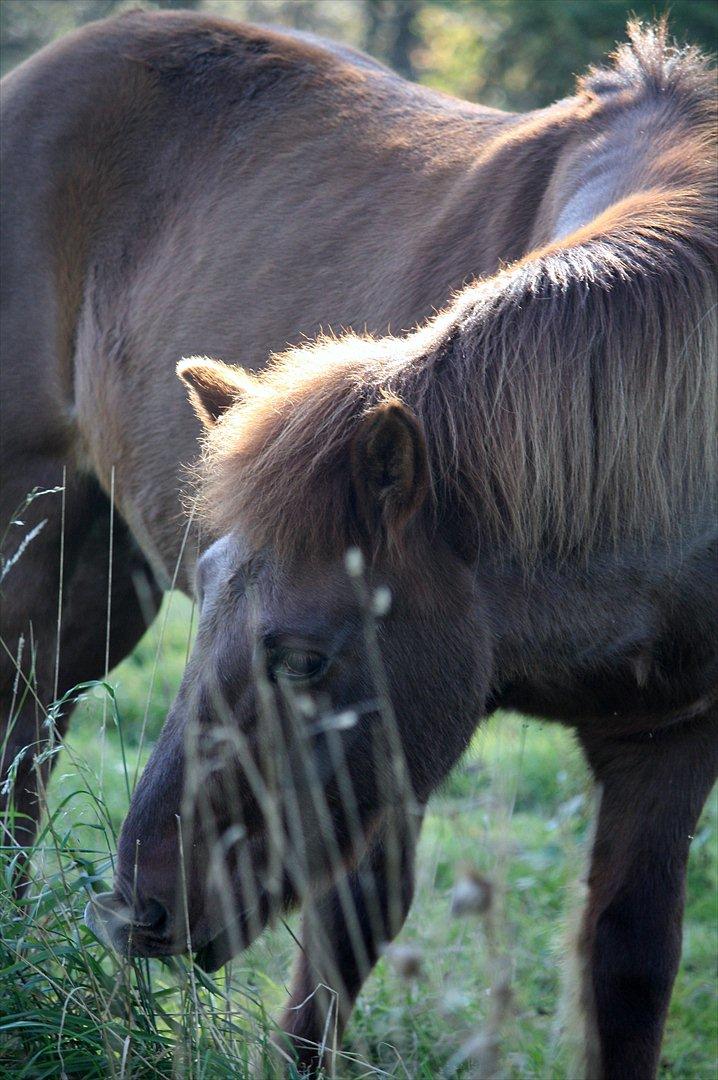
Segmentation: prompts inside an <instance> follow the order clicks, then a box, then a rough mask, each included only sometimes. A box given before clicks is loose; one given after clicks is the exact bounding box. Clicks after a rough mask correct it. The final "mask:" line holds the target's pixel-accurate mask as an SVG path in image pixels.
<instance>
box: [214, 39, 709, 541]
mask: <svg viewBox="0 0 718 1080" xmlns="http://www.w3.org/2000/svg"><path fill="white" fill-rule="evenodd" d="M571 112H572V114H573V117H576V116H580V115H582V114H584V115H586V114H588V113H589V112H590V120H589V121H587V122H586V132H585V138H584V140H583V141H582V142H581V145H580V146H579V147H578V149H576V148H573V149H572V150H571V152H570V154H569V155H567V156H568V158H569V159H570V160H568V161H566V160H562V159H559V162H558V164H557V167H556V173H557V176H558V179H556V178H555V179H554V180H553V181H552V183H551V184H549V186H548V189H547V193H546V197H545V208H544V217H543V220H541V215H539V218H538V219H537V222H536V224H535V226H534V231H535V234H536V235H538V236H539V237H540V235H541V233H542V232H543V234H544V236H545V241H544V242H543V243H540V244H539V245H537V247H535V248H534V249H533V250H532V251H530V252H529V253H528V254H526V255H525V256H524V257H523V258H521V259H519V260H517V261H516V262H514V263H513V264H512V265H510V266H508V267H506V268H504V269H502V270H500V271H499V272H498V273H496V274H494V275H493V276H490V277H488V278H486V279H484V280H481V281H478V282H477V283H475V284H472V285H470V286H468V287H466V288H465V289H463V290H461V291H460V292H459V293H458V294H456V295H455V297H454V299H453V301H452V303H451V304H450V306H449V307H448V308H447V309H446V310H445V311H444V312H442V313H441V314H439V315H438V316H436V317H435V318H434V319H432V320H430V321H429V322H428V323H427V324H425V325H423V326H422V327H420V328H419V329H418V330H416V331H415V332H413V333H411V334H409V335H407V336H403V337H398V338H396V337H394V338H381V339H375V338H372V337H357V336H344V337H340V338H338V339H334V338H328V337H325V338H324V339H323V340H321V341H320V342H318V343H316V344H312V345H309V346H307V347H305V348H303V349H301V350H296V349H295V350H291V351H290V352H288V353H286V354H285V355H282V356H279V357H277V358H276V359H275V361H274V362H273V364H272V365H271V366H270V368H269V369H268V370H267V371H266V372H265V373H264V374H262V375H261V376H260V377H258V378H256V379H254V380H250V381H249V382H248V383H247V386H246V388H245V390H244V392H243V394H242V395H241V396H242V403H241V406H240V407H238V408H235V409H233V410H231V412H230V413H229V414H228V415H227V417H226V418H225V419H224V420H223V421H222V423H221V424H219V425H218V426H217V427H216V428H214V429H213V431H212V433H211V434H210V436H209V439H208V444H207V453H206V456H205V461H204V466H203V469H202V474H201V476H202V480H203V498H204V506H205V509H206V510H207V512H208V515H209V517H210V519H211V520H212V522H213V524H214V526H215V528H216V529H217V531H218V532H219V533H222V532H226V531H229V530H230V529H232V528H235V527H236V526H237V525H238V524H240V525H241V528H242V529H243V530H244V531H245V532H246V533H247V534H248V536H249V537H250V538H251V540H252V542H253V544H254V545H256V546H257V547H262V546H264V545H265V544H268V543H270V542H271V544H272V545H273V546H274V548H275V550H279V551H283V552H286V553H291V551H292V549H294V548H296V547H297V545H302V546H303V548H304V551H305V552H312V551H314V552H327V551H330V552H334V553H337V552H340V551H341V550H344V549H345V548H346V547H347V546H348V545H349V544H351V543H357V542H359V541H360V539H361V537H360V526H359V522H358V521H357V518H356V514H355V510H354V507H353V505H352V500H351V484H350V482H349V477H348V470H349V467H350V465H349V457H350V454H349V446H350V444H351V440H352V438H353V435H354V433H355V431H356V428H357V425H358V423H359V421H360V419H361V417H362V415H363V414H364V412H365V411H366V409H367V408H368V407H370V406H371V405H372V404H374V403H375V402H377V401H378V400H380V399H381V397H382V396H384V395H393V396H397V397H399V398H400V399H402V400H403V401H404V402H405V403H406V404H407V405H408V406H409V407H410V408H411V409H412V410H413V411H414V412H415V414H416V415H417V417H418V418H419V420H420V422H421V424H422V426H423V428H424V431H425V434H426V440H427V446H428V450H429V455H430V462H431V474H432V481H433V496H434V498H433V509H434V511H437V510H438V513H435V514H434V516H435V518H436V519H438V520H439V521H440V522H444V523H449V527H450V529H451V530H453V531H454V533H455V534H456V531H457V526H458V525H459V523H460V539H461V542H462V543H464V544H465V545H468V547H469V549H473V548H474V547H475V545H476V543H480V544H482V545H483V544H486V545H487V546H490V548H491V549H492V550H493V551H494V552H495V551H497V550H498V551H501V552H503V553H504V554H509V555H510V556H512V557H515V558H518V559H519V560H521V561H524V562H526V561H531V560H532V559H534V558H536V557H537V556H539V555H541V554H563V555H565V554H568V553H576V552H584V553H585V552H586V551H588V550H590V549H592V548H593V547H596V546H605V545H609V546H613V545H616V544H620V543H625V542H629V543H635V544H638V545H641V544H644V543H646V542H656V541H661V540H670V541H677V542H679V543H680V541H681V540H682V539H684V538H688V537H690V536H691V535H694V534H695V531H696V530H698V531H700V530H701V528H702V526H704V525H705V524H706V523H707V522H708V521H709V515H711V514H712V513H713V512H714V510H715V498H716V439H715V432H716V404H717V394H716V362H715V348H716V312H715V279H714V260H715V247H716V223H715V220H714V211H713V206H714V192H715V183H716V177H715V163H714V161H713V158H712V150H711V140H712V139H713V138H714V134H715V127H714V86H713V78H712V75H711V74H710V72H709V71H708V70H707V69H706V67H705V65H704V62H703V61H702V60H701V58H700V57H699V56H698V55H697V54H695V53H694V52H693V51H691V50H688V51H685V52H682V53H681V52H678V51H676V50H674V49H672V48H670V47H669V46H668V45H667V44H666V41H665V33H664V31H662V30H659V31H657V32H653V31H649V32H642V31H640V30H639V29H637V28H634V29H633V31H632V38H631V44H630V45H627V46H624V47H623V48H621V49H619V51H618V52H617V54H616V56H615V59H614V66H613V68H612V69H610V70H606V71H596V72H594V73H593V74H592V75H591V76H589V77H588V78H587V79H586V80H584V81H583V82H582V83H581V84H580V86H579V93H578V95H577V97H576V98H575V99H574V100H573V102H572V105H571ZM505 138H506V136H505V135H504V134H500V135H498V136H497V141H499V142H501V141H502V140H505ZM629 147H630V149H629ZM489 150H490V146H489V148H488V149H487V150H486V151H485V153H486V154H487V155H488V154H489ZM597 181H598V183H597ZM584 185H585V186H588V187H589V189H590V192H591V194H590V195H589V197H588V206H587V205H586V200H583V201H582V186H584ZM557 187H562V188H563V193H562V198H561V199H559V198H558V191H557ZM572 199H573V203H572ZM567 205H568V206H569V207H572V206H573V207H574V209H573V210H569V211H568V212H567V211H566V207H567ZM552 206H556V207H557V208H560V209H557V211H556V213H555V214H553V215H552V213H551V207H552ZM587 213H590V220H588V221H586V222H585V223H582V221H581V217H582V215H583V216H585V215H586V214H587ZM571 217H573V218H574V221H573V224H574V225H576V227H575V228H573V229H572V231H571V232H570V233H569V235H561V236H554V235H552V233H553V232H554V231H555V230H556V229H557V228H558V230H559V231H560V230H561V227H562V225H561V222H562V220H563V221H564V222H565V221H566V220H567V219H570V218H571Z"/></svg>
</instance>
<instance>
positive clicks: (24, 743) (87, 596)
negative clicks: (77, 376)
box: [0, 466, 158, 847]
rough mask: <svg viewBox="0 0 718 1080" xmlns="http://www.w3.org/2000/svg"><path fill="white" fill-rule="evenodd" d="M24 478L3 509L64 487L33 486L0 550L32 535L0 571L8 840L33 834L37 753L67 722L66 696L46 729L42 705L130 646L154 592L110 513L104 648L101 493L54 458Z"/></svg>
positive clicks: (106, 517) (43, 776)
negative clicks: (0, 579)
mask: <svg viewBox="0 0 718 1080" xmlns="http://www.w3.org/2000/svg"><path fill="white" fill-rule="evenodd" d="M26 475H27V474H26ZM30 479H31V480H32V481H34V482H33V483H30V482H29V481H27V480H26V481H25V486H24V487H23V486H22V484H20V483H15V484H14V485H12V486H13V487H14V488H15V491H14V492H13V493H12V496H11V494H10V493H9V492H5V493H4V494H5V495H6V496H7V504H6V507H5V515H6V517H8V518H9V517H10V515H11V514H12V513H13V511H14V510H15V505H20V502H21V499H22V496H23V495H24V494H25V493H26V491H27V489H28V488H32V487H41V488H44V489H51V488H54V487H60V486H62V485H63V480H64V487H65V490H64V492H63V491H57V492H54V493H53V494H45V495H42V496H40V497H39V498H37V499H36V500H34V501H33V502H32V503H30V505H28V506H27V507H26V509H25V511H24V512H23V514H22V526H20V527H18V526H12V527H11V528H10V531H9V532H8V534H7V537H6V547H7V549H8V550H7V551H5V552H4V553H3V554H4V556H5V559H6V562H5V566H6V567H7V566H8V561H7V560H8V559H12V557H13V555H14V553H16V552H17V551H18V549H19V547H20V546H21V545H22V543H23V538H24V537H28V536H30V537H31V540H30V542H29V543H27V545H26V546H25V548H24V549H23V550H22V551H21V553H20V555H19V557H18V558H17V561H16V562H14V563H13V564H12V565H10V566H9V568H8V569H7V573H6V575H5V580H4V581H3V605H2V609H3V612H2V613H3V617H2V641H1V642H0V651H1V654H2V655H1V656H0V708H1V709H2V712H1V714H0V784H2V785H3V794H2V796H1V797H0V828H2V836H0V846H1V845H4V846H10V847H12V846H13V845H19V846H20V847H24V846H27V845H29V844H31V843H32V841H33V838H34V835H35V831H36V827H37V821H38V818H39V814H40V809H41V803H42V794H43V789H44V786H45V784H46V782H47V779H48V778H49V772H50V768H51V765H52V762H53V761H54V756H52V755H51V756H49V757H47V756H45V760H44V761H41V763H40V764H38V760H37V759H38V758H39V757H42V755H43V751H44V750H47V749H48V745H49V744H50V742H51V741H52V740H53V739H54V738H55V737H56V736H60V737H61V736H62V735H64V733H65V730H66V727H67V719H68V714H69V712H70V710H71V704H72V703H71V700H70V701H69V702H68V703H67V705H66V706H65V707H64V708H63V709H62V711H61V713H60V714H59V715H58V716H57V717H56V718H55V724H54V730H51V729H50V727H49V726H48V716H47V710H48V707H49V705H50V704H51V702H52V701H53V700H54V699H59V698H61V697H63V696H64V695H66V694H69V693H70V692H71V690H72V689H73V687H74V686H76V685H77V684H78V683H81V682H86V681H87V680H90V679H96V678H101V677H102V676H103V675H104V672H105V664H106V659H109V666H110V667H112V666H113V665H114V664H116V663H118V662H119V661H120V660H121V659H122V658H123V657H124V656H125V655H126V654H127V653H128V652H129V651H130V650H131V649H132V648H133V647H134V645H135V643H136V642H137V641H138V640H139V638H140V636H141V635H142V633H143V631H144V629H145V628H146V625H147V619H148V617H149V616H150V614H151V609H152V606H153V604H155V603H156V600H157V595H158V594H157V590H156V587H155V586H154V584H153V583H152V581H151V579H150V578H148V577H147V576H146V575H145V576H144V577H143V575H142V560H141V558H140V557H138V556H137V555H135V553H134V546H133V543H132V540H131V537H130V536H129V533H128V531H127V529H126V527H125V526H124V524H123V523H122V521H121V520H120V519H119V517H118V516H117V515H114V525H113V560H112V563H113V565H112V591H111V605H110V626H109V655H108V656H106V641H107V633H106V631H107V602H108V580H109V551H110V507H109V503H108V501H107V499H106V498H105V496H104V495H102V493H101V492H100V490H99V488H98V487H97V485H96V484H95V483H94V481H91V480H90V479H89V478H87V477H77V476H76V475H65V474H63V470H62V468H61V467H60V466H54V467H52V468H49V467H48V468H44V469H42V470H36V471H34V472H33V473H32V476H31V478H30ZM11 497H14V498H15V503H13V504H12V505H10V501H11ZM33 534H34V535H33ZM61 556H62V558H61ZM61 562H62V571H61ZM138 581H139V582H140V590H139V593H138V589H137V587H136V586H137V582H138ZM58 626H59V631H60V637H59V645H58V637H57V635H58Z"/></svg>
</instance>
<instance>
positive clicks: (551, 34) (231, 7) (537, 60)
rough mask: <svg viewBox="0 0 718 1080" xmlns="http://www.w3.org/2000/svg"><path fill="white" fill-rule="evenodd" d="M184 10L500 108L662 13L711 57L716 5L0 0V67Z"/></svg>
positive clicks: (550, 88)
mask: <svg viewBox="0 0 718 1080" xmlns="http://www.w3.org/2000/svg"><path fill="white" fill-rule="evenodd" d="M136 7H144V8H147V9H152V8H165V9H167V8H194V9H197V10H201V11H209V12H213V13H214V14H217V15H226V16H230V17H233V18H237V19H246V20H250V21H253V22H263V23H272V24H275V25H283V26H290V27H295V28H297V29H300V30H310V31H313V32H315V33H318V34H324V35H326V36H327V37H330V38H334V39H335V40H339V41H344V42H347V43H348V44H350V45H354V46H358V47H359V48H362V49H365V50H366V51H367V52H369V53H371V54H372V55H374V56H376V57H377V58H378V59H380V60H383V61H384V62H385V63H387V64H389V65H390V66H391V67H393V68H394V69H395V70H397V71H399V72H401V74H403V75H406V76H407V77H408V78H412V79H416V80H418V81H419V82H422V83H426V84H428V85H430V86H434V87H437V88H439V89H441V90H446V91H448V92H450V93H452V94H457V95H459V96H460V97H466V98H469V99H471V100H474V101H482V102H484V103H486V104H488V105H496V106H499V107H501V108H509V109H527V108H532V107H536V106H541V105H546V104H548V103H549V102H551V101H554V100H555V99H556V98H560V97H563V96H565V95H566V94H568V93H570V92H571V87H572V85H573V76H574V75H575V74H576V73H580V72H582V71H584V70H585V69H586V68H587V67H588V65H589V64H591V63H596V62H598V61H600V60H601V59H602V57H603V56H605V54H606V53H607V52H609V51H610V50H611V49H612V48H613V46H614V44H615V42H616V41H619V40H621V39H622V37H623V36H624V29H625V25H626V21H627V19H628V17H629V16H630V15H631V14H635V15H637V16H638V17H639V18H643V19H651V18H653V17H655V16H657V15H660V14H662V13H663V12H664V11H665V10H668V12H669V15H670V25H671V30H672V33H673V35H674V36H675V37H676V39H677V40H678V41H679V42H686V41H688V42H692V43H695V44H697V45H700V46H702V47H703V48H704V49H706V50H707V51H709V52H714V50H715V49H716V46H717V44H718V0H672V2H671V3H670V4H666V3H663V2H662V0H633V2H632V3H627V2H625V0H146V2H144V3H139V4H138V3H137V2H136V0H2V2H0V35H1V42H0V71H1V72H2V73H3V74H5V73H6V72H8V71H9V70H10V69H11V68H12V67H14V66H15V65H16V64H18V63H20V62H21V61H22V60H24V59H25V58H26V57H27V56H29V55H30V54H31V53H32V52H34V51H35V50H36V49H39V48H41V47H42V46H43V45H45V44H47V43H48V42H49V41H52V40H53V39H54V38H55V37H58V36H59V35H60V34H64V33H66V32H67V31H68V30H72V29H73V28H74V27H76V26H80V25H82V24H83V23H86V22H90V21H91V20H93V19H102V18H105V17H106V16H107V15H111V14H114V13H116V12H119V11H122V10H127V9H130V8H136Z"/></svg>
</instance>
